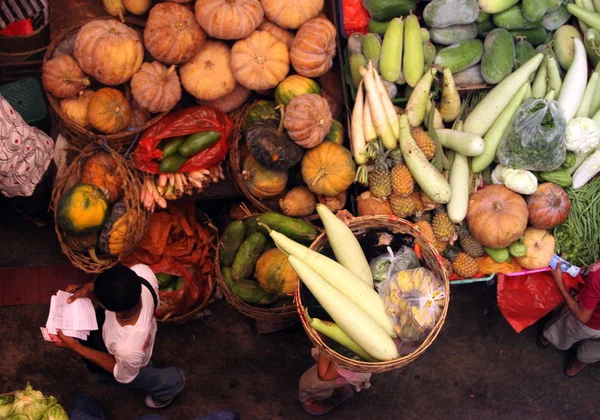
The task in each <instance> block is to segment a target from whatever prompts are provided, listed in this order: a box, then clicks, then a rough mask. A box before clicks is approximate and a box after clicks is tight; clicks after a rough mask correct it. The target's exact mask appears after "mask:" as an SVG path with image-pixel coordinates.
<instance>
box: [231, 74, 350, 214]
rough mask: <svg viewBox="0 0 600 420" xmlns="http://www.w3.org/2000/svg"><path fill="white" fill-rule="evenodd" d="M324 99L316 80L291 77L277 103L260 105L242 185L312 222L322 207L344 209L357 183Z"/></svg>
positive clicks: (251, 125)
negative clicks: (353, 184)
mask: <svg viewBox="0 0 600 420" xmlns="http://www.w3.org/2000/svg"><path fill="white" fill-rule="evenodd" d="M319 93H320V88H319V85H318V84H317V83H316V82H315V81H314V80H312V79H308V78H306V77H303V76H300V75H292V76H289V77H288V78H286V79H285V80H284V81H283V82H282V83H281V84H280V85H279V86H278V87H277V89H276V90H275V101H274V102H272V101H267V100H261V101H257V102H256V103H254V104H253V105H252V106H251V107H250V108H249V110H248V112H247V114H246V116H245V118H244V121H243V123H242V134H243V138H244V139H245V147H240V156H241V161H242V164H241V168H240V169H241V177H242V180H243V182H244V184H245V186H246V188H247V189H248V191H249V192H250V194H252V195H253V196H254V197H256V198H258V199H259V200H261V201H262V202H263V203H265V204H266V206H267V207H277V206H278V207H279V211H281V213H283V214H285V215H287V216H292V217H306V216H310V215H312V214H314V212H315V210H316V204H317V202H321V203H323V204H325V205H326V206H327V207H329V208H330V210H332V211H337V210H340V209H342V208H344V206H345V204H346V191H347V189H348V188H349V187H350V185H351V184H352V182H353V181H354V175H355V170H356V165H355V163H354V160H353V159H352V155H351V153H350V151H348V150H347V149H346V148H345V147H344V146H343V145H342V143H343V140H344V131H343V126H342V125H341V123H340V122H339V121H336V120H334V119H333V118H332V113H331V110H330V106H329V105H328V102H327V100H325V99H324V98H323V97H322V96H321V95H320V94H319ZM298 175H299V176H298ZM290 187H292V188H291V189H290ZM274 209H275V208H274Z"/></svg>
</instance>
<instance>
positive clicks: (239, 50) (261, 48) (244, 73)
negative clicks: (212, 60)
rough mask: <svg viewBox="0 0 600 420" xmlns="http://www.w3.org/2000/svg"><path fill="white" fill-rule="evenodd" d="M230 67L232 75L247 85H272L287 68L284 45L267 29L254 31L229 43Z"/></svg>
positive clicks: (257, 86)
mask: <svg viewBox="0 0 600 420" xmlns="http://www.w3.org/2000/svg"><path fill="white" fill-rule="evenodd" d="M231 69H232V71H233V75H234V77H235V79H236V80H237V81H238V82H239V83H240V84H241V85H242V86H245V87H246V88H248V89H252V90H267V89H271V88H274V87H275V86H277V85H278V84H279V82H281V81H282V80H283V79H285V77H286V76H287V74H288V72H289V70H290V57H289V53H288V49H287V47H286V46H285V44H284V43H283V42H280V41H279V40H278V39H277V38H275V37H274V36H273V35H271V34H270V33H268V32H267V31H254V32H252V34H251V35H250V36H249V37H247V38H245V39H242V40H240V41H237V42H236V43H235V44H234V45H233V48H232V49H231Z"/></svg>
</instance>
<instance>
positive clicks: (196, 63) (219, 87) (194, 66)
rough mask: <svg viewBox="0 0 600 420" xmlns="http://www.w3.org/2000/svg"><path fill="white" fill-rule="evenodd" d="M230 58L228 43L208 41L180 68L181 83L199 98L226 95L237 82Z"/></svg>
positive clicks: (206, 98) (211, 98)
mask: <svg viewBox="0 0 600 420" xmlns="http://www.w3.org/2000/svg"><path fill="white" fill-rule="evenodd" d="M230 60H231V50H230V49H229V47H228V46H227V44H225V43H223V42H219V41H207V42H206V43H204V45H202V48H200V51H199V52H198V54H196V55H195V56H194V58H192V59H191V60H190V61H189V62H187V63H185V64H184V65H182V66H181V67H180V68H179V76H180V78H181V84H182V85H183V87H184V89H185V90H187V91H188V92H189V93H191V94H192V95H193V96H195V97H196V98H197V99H202V100H207V101H211V100H213V99H217V98H220V97H222V96H225V95H227V94H228V93H231V92H232V91H233V89H234V88H235V84H236V82H235V77H233V72H232V71H231V66H230Z"/></svg>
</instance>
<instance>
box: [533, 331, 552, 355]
mask: <svg viewBox="0 0 600 420" xmlns="http://www.w3.org/2000/svg"><path fill="white" fill-rule="evenodd" d="M535 344H536V345H537V346H538V348H540V349H542V350H546V349H547V348H548V347H549V346H550V341H548V339H547V338H546V337H544V332H543V331H542V332H541V333H539V334H538V336H537V338H536V339H535Z"/></svg>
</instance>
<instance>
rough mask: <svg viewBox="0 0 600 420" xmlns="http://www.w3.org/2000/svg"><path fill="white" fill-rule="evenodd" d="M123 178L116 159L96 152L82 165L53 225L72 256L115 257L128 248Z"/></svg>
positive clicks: (129, 220)
mask: <svg viewBox="0 0 600 420" xmlns="http://www.w3.org/2000/svg"><path fill="white" fill-rule="evenodd" d="M122 196H123V178H122V177H121V176H120V175H119V172H118V170H117V163H116V161H115V159H114V158H113V157H112V156H111V155H110V154H108V153H106V152H98V153H96V154H94V155H92V156H91V157H89V158H88V159H86V160H85V162H83V164H82V165H81V168H80V174H79V179H78V181H77V182H76V183H75V185H73V186H72V187H71V188H69V189H68V190H67V191H66V192H65V193H64V194H63V195H62V197H61V198H60V200H59V202H58V205H57V208H56V222H57V225H58V228H59V229H60V231H61V232H62V233H63V239H64V241H65V243H66V245H67V246H69V248H70V249H71V250H73V251H75V252H79V253H87V254H88V255H90V256H91V257H92V258H96V250H98V251H100V253H101V254H102V255H103V256H106V257H118V256H119V255H120V254H121V253H122V251H123V249H124V248H125V246H126V244H127V241H126V240H127V233H128V229H129V227H130V226H131V225H132V222H133V220H132V215H131V212H128V211H127V206H126V205H125V203H124V202H123V201H122V198H123V197H122Z"/></svg>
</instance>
